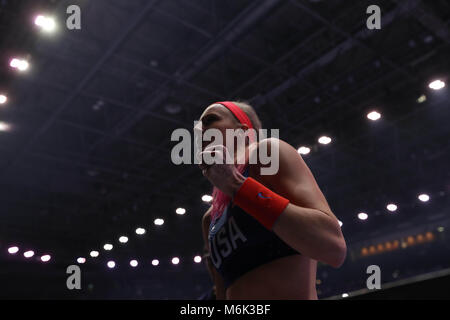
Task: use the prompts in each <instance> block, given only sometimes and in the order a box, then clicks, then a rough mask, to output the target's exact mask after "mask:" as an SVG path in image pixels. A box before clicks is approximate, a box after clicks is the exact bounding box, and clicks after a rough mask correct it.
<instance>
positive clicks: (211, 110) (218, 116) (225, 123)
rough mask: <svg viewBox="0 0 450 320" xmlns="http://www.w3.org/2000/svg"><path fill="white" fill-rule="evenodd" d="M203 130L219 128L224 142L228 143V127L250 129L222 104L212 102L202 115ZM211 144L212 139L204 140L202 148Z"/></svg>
mask: <svg viewBox="0 0 450 320" xmlns="http://www.w3.org/2000/svg"><path fill="white" fill-rule="evenodd" d="M200 121H201V123H202V131H203V132H205V131H206V130H208V129H217V130H219V131H220V132H221V133H222V138H223V144H224V145H227V141H226V136H227V135H226V129H244V130H245V129H248V128H247V126H246V125H243V124H241V123H240V122H239V121H238V120H237V119H236V118H235V117H234V115H233V114H232V113H231V111H230V110H228V109H227V108H226V107H224V106H223V105H221V104H212V105H210V106H209V107H208V108H206V110H205V111H204V112H203V114H202V116H201V117H200ZM209 144H211V141H203V142H202V149H204V148H205V147H207V146H208V145H209Z"/></svg>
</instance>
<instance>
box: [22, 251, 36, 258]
mask: <svg viewBox="0 0 450 320" xmlns="http://www.w3.org/2000/svg"><path fill="white" fill-rule="evenodd" d="M23 256H24V257H25V258H27V259H28V258H31V257H32V256H34V251H33V250H28V251H26V252H24V253H23Z"/></svg>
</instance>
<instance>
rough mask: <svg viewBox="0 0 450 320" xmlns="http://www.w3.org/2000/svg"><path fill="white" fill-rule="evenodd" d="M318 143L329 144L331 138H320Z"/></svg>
mask: <svg viewBox="0 0 450 320" xmlns="http://www.w3.org/2000/svg"><path fill="white" fill-rule="evenodd" d="M318 141H319V143H320V144H329V143H330V142H331V138H330V137H327V136H322V137H320V138H319V140H318Z"/></svg>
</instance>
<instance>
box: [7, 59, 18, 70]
mask: <svg viewBox="0 0 450 320" xmlns="http://www.w3.org/2000/svg"><path fill="white" fill-rule="evenodd" d="M19 64H20V60H19V59H17V58H12V59H11V61H10V62H9V66H10V67H11V68H18V67H19Z"/></svg>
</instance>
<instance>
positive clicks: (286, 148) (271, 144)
mask: <svg viewBox="0 0 450 320" xmlns="http://www.w3.org/2000/svg"><path fill="white" fill-rule="evenodd" d="M261 152H267V155H268V156H271V155H272V153H273V152H279V153H280V155H281V156H283V155H290V154H294V155H297V156H299V154H298V152H297V150H296V149H295V148H294V147H293V146H291V145H290V144H289V143H287V142H286V141H284V140H281V139H278V138H266V139H263V140H260V141H258V142H257V143H254V144H253V145H252V146H250V156H251V157H255V156H256V155H257V154H258V153H261Z"/></svg>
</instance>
